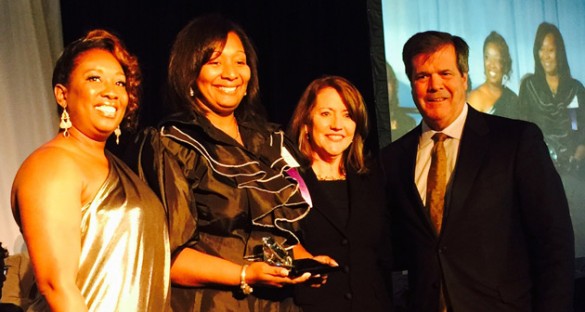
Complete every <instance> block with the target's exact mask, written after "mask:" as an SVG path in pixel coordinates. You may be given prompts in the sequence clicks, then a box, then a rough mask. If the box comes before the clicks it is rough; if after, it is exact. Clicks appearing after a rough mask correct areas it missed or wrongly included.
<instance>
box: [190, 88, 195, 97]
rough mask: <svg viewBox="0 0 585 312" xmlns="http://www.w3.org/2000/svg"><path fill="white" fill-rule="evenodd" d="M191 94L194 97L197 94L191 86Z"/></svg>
mask: <svg viewBox="0 0 585 312" xmlns="http://www.w3.org/2000/svg"><path fill="white" fill-rule="evenodd" d="M189 95H190V96H191V97H194V96H195V91H193V88H189Z"/></svg>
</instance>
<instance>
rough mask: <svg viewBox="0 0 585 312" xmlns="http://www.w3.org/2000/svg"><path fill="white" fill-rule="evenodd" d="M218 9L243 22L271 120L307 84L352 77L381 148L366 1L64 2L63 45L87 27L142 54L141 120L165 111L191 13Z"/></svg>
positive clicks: (284, 113)
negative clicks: (169, 75)
mask: <svg viewBox="0 0 585 312" xmlns="http://www.w3.org/2000/svg"><path fill="white" fill-rule="evenodd" d="M209 12H219V13H221V14H223V15H225V16H226V17H228V18H230V19H232V20H234V21H236V22H238V23H239V24H240V25H242V27H243V28H244V30H245V31H246V32H247V33H248V35H249V37H250V38H251V39H252V41H253V42H254V44H255V46H256V48H257V52H258V58H259V80H260V93H261V96H262V102H263V104H264V106H265V107H266V109H267V112H268V114H269V119H270V120H271V121H274V122H277V123H280V124H281V125H283V126H286V125H287V123H288V121H289V119H290V116H291V114H292V111H293V109H294V107H295V105H296V102H297V101H298V99H299V98H300V96H301V93H302V91H303V90H304V88H305V87H306V86H307V85H308V84H309V83H310V82H311V81H312V80H313V79H315V78H317V77H319V76H322V75H325V74H334V75H340V76H344V77H346V78H348V79H349V80H350V81H352V82H353V83H354V84H355V85H356V86H357V87H358V89H359V90H360V91H361V92H362V93H363V96H364V98H365V100H366V103H367V105H368V109H369V114H370V116H371V117H370V119H371V121H372V124H371V129H372V130H371V131H370V136H369V139H368V145H369V147H371V148H373V149H375V148H376V147H377V131H376V124H375V122H376V120H375V119H376V118H375V111H374V91H373V81H372V71H371V63H370V59H371V55H370V46H369V45H370V41H369V28H368V25H369V24H368V10H367V2H366V1H337V0H319V1H280V0H278V1H246V0H244V1H229V0H213V1H194V0H171V1H157V2H156V3H154V4H150V3H148V2H146V1H143V0H128V1H120V0H102V1H71V0H62V1H61V14H62V18H63V41H64V43H65V44H67V43H68V42H70V41H72V40H74V39H76V38H78V37H80V36H82V35H83V33H84V32H86V31H87V30H89V29H92V28H97V27H103V28H106V29H109V30H112V31H114V32H115V33H117V34H118V35H120V36H121V38H122V39H123V40H124V41H125V42H126V44H127V46H128V48H129V49H130V50H131V51H132V52H133V53H135V54H137V55H138V57H139V61H140V63H141V67H142V70H143V72H144V78H145V79H144V84H143V87H144V92H143V95H144V96H143V101H142V111H141V121H142V124H141V126H147V125H153V124H155V123H156V122H157V121H158V120H159V119H160V117H161V116H162V114H164V110H163V106H162V104H163V103H162V102H161V87H162V86H163V83H164V79H165V75H166V65H167V60H168V53H169V50H170V47H171V45H172V41H173V39H174V37H175V35H176V34H177V32H178V31H179V30H180V29H181V28H182V27H183V26H184V25H186V24H187V22H188V21H189V20H191V19H192V18H194V17H196V16H198V15H201V14H205V13H209Z"/></svg>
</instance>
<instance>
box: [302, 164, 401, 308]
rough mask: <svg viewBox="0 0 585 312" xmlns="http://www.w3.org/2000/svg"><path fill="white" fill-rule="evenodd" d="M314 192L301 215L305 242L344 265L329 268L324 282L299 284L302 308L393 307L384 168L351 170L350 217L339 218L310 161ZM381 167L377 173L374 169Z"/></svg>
mask: <svg viewBox="0 0 585 312" xmlns="http://www.w3.org/2000/svg"><path fill="white" fill-rule="evenodd" d="M300 173H301V176H302V177H303V179H304V180H305V183H306V184H307V187H308V188H309V191H310V193H311V199H312V201H313V208H312V210H311V212H310V213H309V215H308V216H307V217H306V218H305V219H303V220H302V221H301V229H302V239H301V241H302V243H303V246H304V247H305V248H306V249H307V250H308V251H309V252H311V253H312V254H313V255H328V256H330V257H332V258H333V259H335V260H336V261H337V262H338V263H339V264H340V266H343V271H341V272H332V273H329V275H328V279H327V283H326V284H325V285H323V286H321V287H320V288H312V287H309V286H306V285H300V286H297V287H296V289H295V300H296V302H297V304H299V305H300V306H301V307H302V308H303V311H305V312H307V311H391V306H390V299H389V298H390V297H389V294H390V292H391V290H390V287H388V288H387V287H386V281H385V280H384V278H389V277H388V276H389V275H388V274H390V270H391V268H390V263H389V255H390V249H389V248H390V244H389V242H388V241H387V242H383V241H382V240H383V239H387V238H388V236H387V232H386V234H385V232H384V231H385V230H387V228H388V225H389V222H388V221H387V217H388V216H387V211H386V210H385V209H386V208H385V207H386V206H385V202H384V200H385V198H384V195H383V186H382V181H381V176H380V175H379V170H375V169H374V170H371V173H368V174H363V175H361V174H360V175H358V174H356V173H355V172H351V171H350V172H348V173H347V183H348V194H349V202H350V217H349V221H348V223H347V224H338V223H336V222H335V221H334V218H332V217H331V214H330V212H331V211H332V210H333V209H334V207H332V206H331V205H330V202H329V200H328V198H327V196H326V195H325V194H324V193H323V192H322V191H321V190H320V188H321V187H320V185H319V182H318V181H317V178H316V176H315V173H314V172H313V170H312V169H311V168H310V167H304V168H302V169H301V170H300ZM375 173H377V174H375Z"/></svg>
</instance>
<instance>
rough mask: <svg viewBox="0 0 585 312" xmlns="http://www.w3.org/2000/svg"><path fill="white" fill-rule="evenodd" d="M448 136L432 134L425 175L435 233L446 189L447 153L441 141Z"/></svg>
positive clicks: (441, 216)
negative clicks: (432, 143)
mask: <svg viewBox="0 0 585 312" xmlns="http://www.w3.org/2000/svg"><path fill="white" fill-rule="evenodd" d="M448 137H449V136H448V135H446V134H444V133H441V132H438V133H435V135H433V141H435V144H434V145H433V150H432V151H431V168H430V169H429V175H428V176H427V207H428V209H429V213H430V215H431V221H432V222H433V225H434V227H435V230H436V231H437V233H440V232H441V224H442V222H443V208H444V206H445V191H446V189H447V154H446V153H445V146H444V144H443V143H444V141H445V140H446V139H447V138H448Z"/></svg>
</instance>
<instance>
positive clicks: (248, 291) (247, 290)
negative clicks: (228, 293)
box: [240, 264, 254, 295]
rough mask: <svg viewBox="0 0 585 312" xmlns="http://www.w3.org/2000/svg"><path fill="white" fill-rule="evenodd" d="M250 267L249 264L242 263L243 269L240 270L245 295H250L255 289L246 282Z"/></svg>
mask: <svg viewBox="0 0 585 312" xmlns="http://www.w3.org/2000/svg"><path fill="white" fill-rule="evenodd" d="M247 268H248V265H247V264H244V265H242V270H241V271H240V289H241V290H242V293H243V294H244V295H249V294H251V293H252V292H253V291H254V288H252V287H251V286H250V285H248V283H246V269H247Z"/></svg>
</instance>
